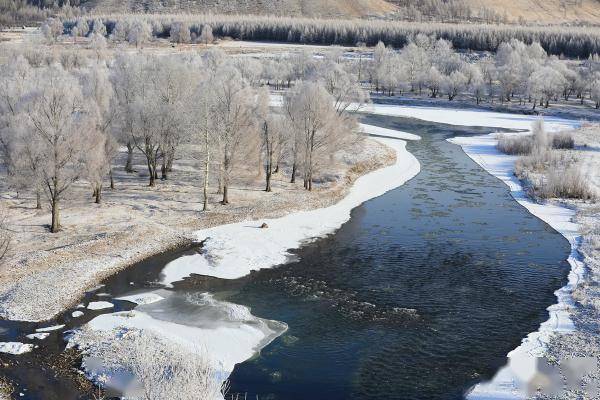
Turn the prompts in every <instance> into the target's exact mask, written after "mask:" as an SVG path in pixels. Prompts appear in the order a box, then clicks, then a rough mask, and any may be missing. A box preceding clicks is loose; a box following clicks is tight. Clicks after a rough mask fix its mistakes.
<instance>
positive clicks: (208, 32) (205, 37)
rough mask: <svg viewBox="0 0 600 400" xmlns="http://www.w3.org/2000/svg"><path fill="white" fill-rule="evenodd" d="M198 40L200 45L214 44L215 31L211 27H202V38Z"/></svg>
mask: <svg viewBox="0 0 600 400" xmlns="http://www.w3.org/2000/svg"><path fill="white" fill-rule="evenodd" d="M198 40H199V41H200V43H204V45H205V46H208V44H209V43H212V42H213V41H214V40H215V38H214V37H213V30H212V28H211V26H210V25H204V26H203V27H202V31H201V32H200V37H199V38H198Z"/></svg>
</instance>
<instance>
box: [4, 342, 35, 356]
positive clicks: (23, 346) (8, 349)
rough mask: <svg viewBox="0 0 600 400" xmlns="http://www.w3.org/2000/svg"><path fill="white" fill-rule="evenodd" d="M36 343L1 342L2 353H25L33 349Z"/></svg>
mask: <svg viewBox="0 0 600 400" xmlns="http://www.w3.org/2000/svg"><path fill="white" fill-rule="evenodd" d="M33 348H34V345H32V344H28V343H21V342H0V353H7V354H14V355H18V354H23V353H29V352H30V351H31V350H33Z"/></svg>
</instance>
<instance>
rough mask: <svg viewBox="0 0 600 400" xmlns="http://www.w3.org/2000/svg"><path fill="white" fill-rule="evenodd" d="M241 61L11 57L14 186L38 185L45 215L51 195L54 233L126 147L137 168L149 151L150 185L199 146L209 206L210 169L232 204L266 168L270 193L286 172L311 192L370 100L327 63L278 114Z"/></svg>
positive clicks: (7, 122)
mask: <svg viewBox="0 0 600 400" xmlns="http://www.w3.org/2000/svg"><path fill="white" fill-rule="evenodd" d="M61 61H62V60H61ZM242 65H243V63H239V62H235V61H234V60H233V59H232V58H229V57H227V56H226V55H224V54H223V53H222V52H220V51H219V50H209V51H207V52H205V53H203V55H202V56H201V57H200V56H193V57H185V58H184V57H177V56H170V57H155V56H147V55H144V54H133V55H131V54H119V55H117V56H116V57H115V58H114V59H109V60H108V62H105V61H104V60H103V59H100V60H98V59H96V58H94V59H89V60H87V63H86V65H85V66H74V65H71V64H68V65H67V66H66V67H65V66H64V65H61V64H58V63H51V64H50V65H47V64H42V65H40V66H37V67H32V66H31V65H30V64H29V62H28V61H27V60H26V59H25V58H24V57H15V58H13V59H12V60H11V61H10V62H9V63H8V64H6V65H4V66H2V67H1V76H0V99H1V102H0V145H1V150H2V155H3V161H4V164H5V166H6V169H7V173H8V176H9V179H10V182H11V184H12V186H13V187H14V188H15V189H17V190H19V191H27V190H33V191H34V192H35V194H36V197H37V203H38V204H37V206H38V207H39V208H41V207H42V198H43V197H44V196H45V197H46V198H47V199H48V200H49V204H50V208H51V210H52V224H51V231H52V232H56V231H58V230H59V229H60V214H59V210H60V205H61V202H62V201H63V199H64V197H65V195H66V194H67V192H69V191H70V190H71V187H72V186H73V184H74V183H75V182H77V181H80V180H83V181H85V182H88V183H89V184H90V186H91V189H92V192H93V193H94V198H95V201H96V202H100V201H101V196H102V190H103V186H105V185H107V184H110V187H111V188H115V182H114V177H113V173H112V171H113V168H114V163H115V159H116V157H117V155H118V154H119V146H124V147H126V148H127V155H128V156H127V161H126V165H125V169H126V170H127V171H128V172H133V161H134V158H133V157H134V153H135V152H136V151H137V152H138V153H139V154H141V155H143V157H144V159H145V164H146V167H147V170H148V179H149V185H150V186H155V185H157V182H158V179H159V178H160V179H168V178H169V174H170V172H171V171H172V168H173V163H174V162H175V160H176V159H177V155H178V153H179V151H180V150H181V148H182V146H193V148H194V149H198V150H197V151H195V154H196V156H197V157H198V159H199V160H200V161H201V164H202V168H201V169H199V171H198V175H199V180H202V181H203V203H204V206H203V208H204V209H205V210H206V209H207V207H208V192H209V184H210V183H211V179H210V178H211V173H214V175H215V178H216V179H214V180H216V185H215V186H216V189H217V191H218V192H219V193H221V194H222V201H221V203H222V204H227V203H229V201H230V196H229V189H230V186H231V183H232V180H233V179H234V178H235V176H236V174H237V173H238V172H239V171H240V170H243V169H248V168H249V167H254V166H256V165H257V164H258V165H259V167H260V169H261V170H262V169H263V168H264V173H265V180H266V183H265V190H266V191H271V190H272V183H271V179H272V176H273V174H274V173H276V172H280V171H281V170H282V169H284V168H285V170H286V171H289V173H290V180H291V181H292V182H295V180H296V178H297V176H298V175H299V174H301V177H302V179H303V181H304V187H305V188H306V189H307V190H312V188H313V182H314V179H315V177H316V176H317V174H318V173H319V172H320V168H322V167H323V166H325V165H327V164H328V163H329V162H331V155H332V154H334V153H335V152H336V151H337V150H339V149H341V148H343V147H344V146H345V145H347V144H348V143H351V142H353V141H354V140H355V139H356V137H357V136H356V135H355V134H354V132H355V121H354V119H353V118H352V116H351V115H350V114H349V113H348V111H347V110H348V109H349V105H350V103H353V102H359V103H360V102H363V101H365V100H366V97H367V96H366V94H365V93H364V92H363V91H362V89H361V88H360V85H359V83H358V81H357V80H356V79H354V78H353V76H352V74H351V73H349V72H347V71H346V70H345V69H344V68H343V66H341V65H337V64H336V63H334V62H333V61H331V60H329V61H328V62H327V63H325V62H323V63H320V64H319V65H317V64H312V65H311V68H310V69H309V68H308V67H307V68H305V69H299V70H297V72H296V75H295V76H294V77H293V78H292V77H289V79H290V80H292V79H293V80H294V81H295V82H296V83H295V84H294V87H293V89H292V90H290V91H289V92H288V93H287V94H286V95H285V100H284V106H283V107H276V108H273V107H271V106H270V94H269V92H268V90H267V89H266V88H265V87H260V85H261V80H260V79H253V78H252V76H251V74H249V73H248V71H247V70H245V69H244V68H242V67H241V66H242ZM37 76H43V77H44V79H37V78H36V77H37ZM254 160H258V162H257V161H254ZM211 171H212V172H211Z"/></svg>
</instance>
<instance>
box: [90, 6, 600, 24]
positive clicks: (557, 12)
mask: <svg viewBox="0 0 600 400" xmlns="http://www.w3.org/2000/svg"><path fill="white" fill-rule="evenodd" d="M436 1H439V2H440V3H443V2H446V1H448V0H428V1H424V0H83V1H82V3H81V4H82V5H83V6H85V7H86V8H87V9H93V10H95V11H97V12H101V13H118V12H132V11H133V12H153V13H162V12H168V13H177V12H185V13H207V12H210V13H239V14H274V15H285V16H305V17H344V18H356V17H358V18H363V17H375V16H379V17H381V16H386V15H387V16H391V15H393V11H394V10H397V9H398V8H397V7H398V6H406V5H415V6H416V8H419V9H421V10H423V9H425V8H426V9H430V8H432V7H433V9H436V8H437V7H436V6H432V4H435V2H436ZM449 3H454V4H459V5H462V4H464V5H466V6H467V7H470V8H471V10H472V11H473V14H474V15H479V14H480V10H481V9H482V8H486V9H490V10H493V11H495V12H496V13H497V14H499V15H506V16H507V18H508V21H511V22H519V21H520V19H521V18H522V19H524V20H525V21H526V22H529V23H553V24H557V23H573V22H588V23H596V24H600V0H449ZM427 14H429V12H428V13H427ZM434 19H435V17H434Z"/></svg>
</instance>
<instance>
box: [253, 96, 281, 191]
mask: <svg viewBox="0 0 600 400" xmlns="http://www.w3.org/2000/svg"><path fill="white" fill-rule="evenodd" d="M269 102H270V97H269V91H268V90H266V89H264V88H263V89H261V90H260V91H259V93H258V101H257V107H256V111H257V114H258V118H259V125H260V126H259V128H260V134H261V147H262V150H263V152H264V160H265V166H264V167H265V184H266V186H265V191H266V192H270V191H272V188H271V178H272V176H273V173H274V172H275V169H276V166H277V165H278V161H279V160H278V159H277V158H278V155H280V154H281V153H282V148H283V146H284V145H285V140H286V136H287V135H286V133H287V132H286V131H287V129H286V126H285V122H284V119H283V117H282V116H281V115H277V114H273V113H271V112H270V110H269Z"/></svg>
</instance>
